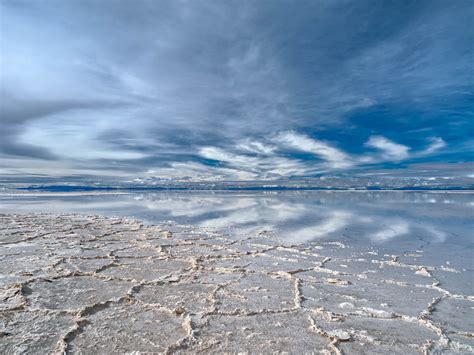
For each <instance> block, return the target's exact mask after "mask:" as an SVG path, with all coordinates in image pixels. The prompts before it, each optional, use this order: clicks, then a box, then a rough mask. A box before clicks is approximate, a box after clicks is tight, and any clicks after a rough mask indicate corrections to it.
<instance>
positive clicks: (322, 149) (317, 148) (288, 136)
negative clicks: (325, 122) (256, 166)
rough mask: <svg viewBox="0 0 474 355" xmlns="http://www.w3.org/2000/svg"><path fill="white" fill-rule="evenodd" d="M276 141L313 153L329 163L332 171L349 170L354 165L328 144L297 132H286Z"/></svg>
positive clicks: (347, 157)
mask: <svg viewBox="0 0 474 355" xmlns="http://www.w3.org/2000/svg"><path fill="white" fill-rule="evenodd" d="M276 141H277V142H279V143H281V144H283V145H285V146H288V147H291V148H294V149H297V150H301V151H304V152H309V153H312V154H314V155H316V156H318V157H319V158H321V159H323V160H324V161H326V162H327V165H328V166H329V167H330V168H332V169H343V168H349V167H351V166H352V165H353V163H352V162H351V161H350V158H349V156H348V155H347V154H346V153H345V152H343V151H341V150H339V149H337V148H335V147H333V146H331V145H330V144H328V143H325V142H322V141H318V140H315V139H312V138H309V137H308V136H305V135H302V134H297V133H295V132H285V133H282V134H280V135H278V136H277V138H276Z"/></svg>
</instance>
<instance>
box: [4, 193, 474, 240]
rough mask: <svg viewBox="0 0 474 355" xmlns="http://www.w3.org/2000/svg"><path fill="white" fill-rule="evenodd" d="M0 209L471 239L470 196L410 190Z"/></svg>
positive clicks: (252, 229)
mask: <svg viewBox="0 0 474 355" xmlns="http://www.w3.org/2000/svg"><path fill="white" fill-rule="evenodd" d="M0 201H1V202H2V203H1V207H0V211H1V212H20V211H21V212H38V211H41V212H79V213H99V214H105V215H117V216H132V217H136V218H140V219H143V220H144V221H146V222H147V223H159V222H162V221H170V220H171V221H175V222H177V223H180V224H192V225H195V226H199V227H204V228H208V229H213V230H215V229H217V230H219V231H224V232H226V233H229V234H233V235H235V236H237V237H248V236H251V235H255V234H257V233H261V232H263V231H266V232H267V233H270V234H271V235H272V236H273V237H275V238H279V239H282V240H285V241H286V242H290V243H306V242H315V241H319V240H326V241H327V240H346V241H351V243H354V244H369V245H374V246H385V245H399V246H403V247H405V246H418V247H426V246H428V245H431V246H434V245H442V244H445V243H446V242H448V241H451V242H452V241H453V240H457V241H459V240H462V242H460V243H461V244H463V245H468V244H470V243H471V239H472V232H471V231H472V230H474V223H473V219H472V216H473V212H474V195H473V194H464V193H418V192H410V193H407V192H322V191H312V192H284V193H268V192H251V193H247V192H240V193H228V192H206V193H202V192H184V193H183V192H160V193H133V194H122V195H113V194H110V195H79V196H67V195H63V196H59V195H44V196H32V195H30V196H19V195H15V196H6V195H5V196H2V197H1V200H0Z"/></svg>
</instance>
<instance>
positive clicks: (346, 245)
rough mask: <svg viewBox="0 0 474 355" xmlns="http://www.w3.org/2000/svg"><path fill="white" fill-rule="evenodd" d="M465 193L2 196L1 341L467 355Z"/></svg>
mask: <svg viewBox="0 0 474 355" xmlns="http://www.w3.org/2000/svg"><path fill="white" fill-rule="evenodd" d="M384 194H385V195H384ZM377 196H381V197H377ZM382 197H383V198H382ZM472 200H473V197H472V195H470V194H426V193H423V194H420V193H380V194H371V195H367V194H363V193H336V194H331V193H311V194H295V193H291V194H288V193H285V194H277V195H267V194H238V195H235V194H215V195H204V194H182V193H180V194H131V195H120V196H118V195H100V196H76V197H73V198H72V199H71V197H70V196H62V197H58V196H51V197H43V196H42V197H37V196H29V197H27V196H24V197H15V198H12V197H3V198H2V202H3V204H2V212H3V211H4V212H16V213H18V212H22V213H21V214H17V215H13V214H3V215H1V217H0V225H1V227H0V229H1V230H0V353H9V352H27V353H28V352H29V353H47V352H54V351H59V352H62V351H68V352H72V353H74V352H82V353H97V352H101V353H104V352H105V353H117V352H133V351H155V352H170V353H171V352H180V351H182V352H191V353H195V352H199V351H203V352H212V353H215V352H223V351H228V352H242V351H250V352H265V353H267V352H274V351H289V352H297V353H304V352H312V351H313V352H318V351H323V352H327V353H339V352H345V353H361V352H366V353H404V354H405V353H419V352H438V351H443V352H447V353H453V352H454V353H470V352H472V351H473V346H474V341H473V339H474V325H473V322H472V319H474V314H473V312H474V308H473V307H474V296H473V295H474V291H473V272H472V270H473V267H472V266H473V265H472V264H473V261H472V232H471V231H472V229H471V227H472V211H473V203H472ZM446 201H449V202H446ZM14 209H16V210H15V211H13V210H14ZM32 211H36V212H38V211H44V212H55V213H56V214H54V215H52V214H32V213H31V212H32ZM58 212H62V213H64V212H75V213H77V212H80V213H81V215H77V214H68V215H64V214H62V215H59V214H57V213H58ZM86 213H94V214H96V213H100V214H108V215H134V216H135V217H139V218H142V219H145V220H146V221H147V224H144V223H142V222H139V221H136V220H132V219H126V218H106V217H100V216H92V215H90V216H84V214H86ZM169 219H172V220H175V221H177V222H179V223H181V225H180V224H176V223H162V224H160V225H157V226H150V225H149V224H150V223H156V222H157V221H161V220H169ZM219 221H221V222H219ZM224 221H225V223H224ZM219 223H221V224H219ZM191 224H192V225H194V226H191ZM311 230H313V232H312V233H311ZM390 231H391V232H390Z"/></svg>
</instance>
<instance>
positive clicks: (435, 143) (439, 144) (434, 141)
mask: <svg viewBox="0 0 474 355" xmlns="http://www.w3.org/2000/svg"><path fill="white" fill-rule="evenodd" d="M430 140H431V144H430V145H429V146H428V147H427V148H426V149H425V150H423V151H422V152H421V154H422V155H425V154H426V155H428V154H432V153H434V152H436V151H438V150H440V149H443V148H444V147H446V145H447V144H446V142H445V141H444V140H443V138H441V137H433V138H430Z"/></svg>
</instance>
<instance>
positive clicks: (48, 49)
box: [0, 0, 474, 180]
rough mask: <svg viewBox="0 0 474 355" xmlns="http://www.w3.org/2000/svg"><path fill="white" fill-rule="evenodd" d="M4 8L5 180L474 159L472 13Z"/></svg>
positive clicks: (226, 5)
mask: <svg viewBox="0 0 474 355" xmlns="http://www.w3.org/2000/svg"><path fill="white" fill-rule="evenodd" d="M0 4H1V12H0V16H1V17H0V19H1V21H0V25H1V41H0V46H1V48H0V49H1V57H0V79H1V87H0V90H1V93H0V94H1V111H0V114H1V118H0V120H1V121H0V124H1V130H0V135H1V136H0V174H1V175H9V176H27V175H35V174H40V175H44V176H51V177H57V176H71V175H78V176H80V175H91V176H97V177H105V176H112V177H115V178H118V179H125V180H126V179H130V178H133V177H144V176H156V177H160V178H170V179H180V178H183V177H191V178H192V179H194V180H259V179H265V180H271V179H282V178H283V179H284V178H300V177H310V176H319V175H321V174H334V173H343V172H344V173H345V172H350V171H358V172H360V171H369V170H371V169H393V168H400V167H412V166H416V165H417V164H424V166H429V164H437V166H439V164H444V165H446V166H448V168H449V164H454V163H456V164H458V163H463V162H472V161H474V159H473V158H474V156H473V151H474V139H473V132H474V70H473V64H472V63H473V57H474V47H473V43H474V21H473V18H474V2H472V1H470V0H456V1H446V0H445V1H436V0H430V1H373V0H372V1H363V0H357V1H301V0H298V1H278V0H275V1H263V0H262V1H216V0H215V1H174V0H173V1H161V0H160V1H144V0H138V1H131V0H124V1H112V0H95V1H90V0H81V1H59V0H43V1H22V0H14V1H13V0H12V1H10V0H1V1H0ZM457 166H459V165H457ZM460 171H461V172H460V173H461V174H462V173H463V172H462V169H461V170H460ZM466 174H473V172H472V171H471V172H468V171H466Z"/></svg>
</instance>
